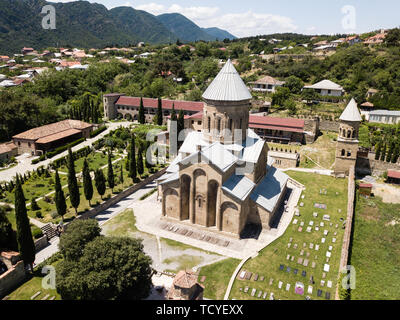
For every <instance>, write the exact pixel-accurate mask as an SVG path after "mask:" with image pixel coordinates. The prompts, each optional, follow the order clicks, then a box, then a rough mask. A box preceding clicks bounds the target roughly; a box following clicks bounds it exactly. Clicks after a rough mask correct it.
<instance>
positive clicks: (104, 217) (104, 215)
mask: <svg viewBox="0 0 400 320" xmlns="http://www.w3.org/2000/svg"><path fill="white" fill-rule="evenodd" d="M155 186H156V184H155V182H152V183H150V184H148V185H146V186H145V187H144V188H142V189H140V190H138V191H136V192H135V193H133V194H131V195H130V196H128V197H126V198H124V199H123V200H121V201H120V202H118V203H117V204H116V205H114V206H112V207H110V208H108V209H107V210H104V211H103V212H101V213H100V214H98V215H97V216H96V217H95V219H96V220H97V221H98V222H99V225H100V226H102V225H103V224H104V223H106V222H107V221H108V220H110V219H112V218H113V217H115V216H116V215H118V214H119V213H120V212H122V211H124V210H126V209H128V208H129V207H130V206H132V202H135V201H138V200H139V198H140V197H141V196H143V195H144V194H146V193H147V192H149V191H150V190H151V189H153V188H155ZM58 243H59V238H53V239H52V240H51V241H50V244H49V245H48V246H47V247H46V248H44V249H42V250H41V251H39V252H37V253H36V259H35V264H34V265H38V264H40V263H41V262H43V261H44V260H46V259H47V258H49V257H51V256H52V255H53V254H55V253H56V252H57V251H58Z"/></svg>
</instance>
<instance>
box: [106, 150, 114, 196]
mask: <svg viewBox="0 0 400 320" xmlns="http://www.w3.org/2000/svg"><path fill="white" fill-rule="evenodd" d="M107 182H108V186H109V187H110V189H111V191H112V192H113V191H114V190H113V189H114V186H115V179H114V170H113V166H112V155H111V151H108V168H107Z"/></svg>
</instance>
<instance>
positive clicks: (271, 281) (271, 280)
mask: <svg viewBox="0 0 400 320" xmlns="http://www.w3.org/2000/svg"><path fill="white" fill-rule="evenodd" d="M273 283H274V279H273V278H271V279H269V285H270V286H272V284H273Z"/></svg>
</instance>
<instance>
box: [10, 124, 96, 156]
mask: <svg viewBox="0 0 400 320" xmlns="http://www.w3.org/2000/svg"><path fill="white" fill-rule="evenodd" d="M92 130H93V125H92V124H89V123H86V122H83V121H79V120H64V121H60V122H56V123H52V124H48V125H45V126H41V127H38V128H34V129H31V130H28V131H25V132H22V133H19V134H17V135H15V136H13V137H12V141H13V143H14V144H15V145H16V146H17V148H18V154H23V153H29V154H31V155H41V154H44V153H45V152H47V151H50V150H53V149H55V148H57V147H60V146H62V145H65V144H67V143H70V142H73V141H76V140H78V139H79V138H89V137H90V132H91V131H92Z"/></svg>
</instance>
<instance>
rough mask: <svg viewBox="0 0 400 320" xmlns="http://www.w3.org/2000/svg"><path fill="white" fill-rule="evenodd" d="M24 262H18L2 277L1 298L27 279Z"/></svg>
mask: <svg viewBox="0 0 400 320" xmlns="http://www.w3.org/2000/svg"><path fill="white" fill-rule="evenodd" d="M25 276H26V274H25V267H24V262H23V261H22V260H21V261H18V262H17V263H16V264H15V265H14V266H13V267H12V268H10V269H8V271H6V272H5V273H3V274H2V275H1V276H0V298H2V297H4V296H5V295H6V294H7V293H8V292H10V291H11V290H12V289H14V288H16V287H17V286H18V285H19V284H20V283H21V282H22V281H24V279H25Z"/></svg>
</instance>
